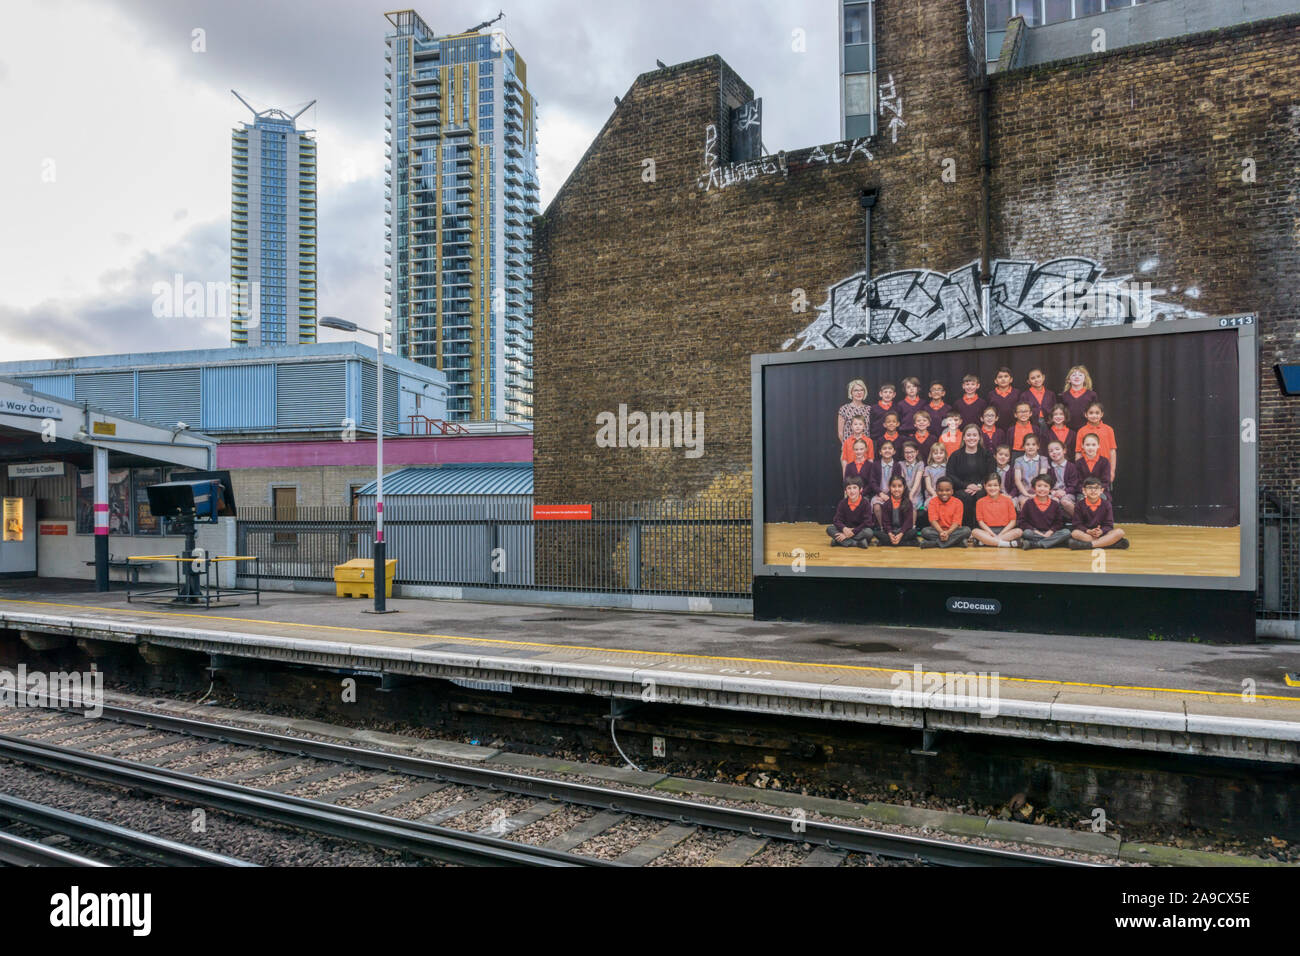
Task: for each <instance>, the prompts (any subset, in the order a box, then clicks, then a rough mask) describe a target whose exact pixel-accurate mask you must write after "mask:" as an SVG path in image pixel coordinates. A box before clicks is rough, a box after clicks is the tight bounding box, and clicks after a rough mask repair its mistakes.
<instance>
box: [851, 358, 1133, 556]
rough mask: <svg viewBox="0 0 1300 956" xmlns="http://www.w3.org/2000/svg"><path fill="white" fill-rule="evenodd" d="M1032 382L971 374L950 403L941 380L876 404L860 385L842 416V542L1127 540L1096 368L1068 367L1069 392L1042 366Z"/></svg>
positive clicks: (1109, 544)
mask: <svg viewBox="0 0 1300 956" xmlns="http://www.w3.org/2000/svg"><path fill="white" fill-rule="evenodd" d="M1025 384H1026V387H1025V388H1024V389H1023V390H1021V389H1017V388H1016V387H1015V386H1014V384H1013V376H1012V373H1011V371H1010V369H1007V368H1001V369H998V372H997V375H996V376H995V378H994V382H993V388H992V389H991V390H990V391H988V392H987V393H986V394H984V395H981V394H980V388H981V383H980V379H979V376H977V375H966V376H964V377H963V378H962V383H961V388H962V394H961V395H959V396H958V397H957V398H956V399H955V400H954V401H953V402H952V404H951V405H950V404H949V403H948V402H947V400H946V397H947V391H946V389H945V388H944V386H943V384H942V383H941V382H932V383H931V384H930V387H929V400H928V401H926V400H925V399H924V398H922V397H921V382H920V380H919V379H917V378H905V379H903V382H902V386H903V395H902V397H901V398H899V397H898V391H897V389H896V388H895V386H894V385H893V384H885V385H881V386H880V389H879V400H878V401H876V402H874V403H872V404H871V405H867V404H866V399H867V386H866V383H865V382H863V381H862V380H861V379H856V380H854V381H852V382H850V383H849V389H848V392H849V401H848V403H847V404H845V405H843V406H842V407H841V408H840V410H839V412H838V413H837V415H836V418H835V425H836V432H837V434H838V436H839V444H840V471H841V476H842V478H843V480H844V497H843V498H841V499H840V501H839V503H838V505H837V507H836V510H835V519H834V521H833V522H832V524H831V525H830V526H829V527H827V529H826V533H827V534H828V535H830V538H831V543H832V545H834V546H838V547H860V548H867V547H871V546H872V545H873V544H878V545H882V546H886V547H899V546H919V547H922V548H950V547H956V546H961V547H968V548H969V547H991V548H1056V547H1068V548H1072V549H1076V550H1092V549H1093V548H1127V547H1128V546H1129V542H1128V539H1127V538H1126V537H1125V534H1124V530H1123V529H1122V528H1117V527H1115V522H1114V512H1113V508H1112V502H1111V496H1112V488H1113V485H1114V481H1115V475H1116V468H1117V465H1118V448H1117V446H1116V442H1115V432H1114V430H1113V429H1112V428H1111V427H1110V426H1109V425H1107V424H1106V423H1105V421H1104V419H1105V412H1106V410H1105V407H1104V406H1103V405H1102V403H1101V402H1100V400H1099V399H1098V397H1097V393H1096V392H1095V391H1094V390H1093V387H1092V376H1091V375H1090V374H1089V373H1088V369H1087V368H1086V367H1084V366H1082V365H1076V366H1075V367H1074V368H1072V369H1070V371H1069V374H1068V375H1067V376H1066V379H1065V385H1064V388H1063V389H1062V390H1061V392H1060V394H1059V395H1058V394H1057V393H1056V392H1053V391H1052V390H1051V389H1049V388H1047V387H1046V376H1045V375H1044V374H1043V371H1042V369H1038V368H1035V369H1031V370H1030V372H1029V374H1028V376H1026V382H1025Z"/></svg>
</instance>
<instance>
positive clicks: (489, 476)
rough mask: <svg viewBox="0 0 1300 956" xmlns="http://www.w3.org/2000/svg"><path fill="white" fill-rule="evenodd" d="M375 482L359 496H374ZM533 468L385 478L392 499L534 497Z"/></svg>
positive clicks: (438, 470) (446, 470) (460, 468)
mask: <svg viewBox="0 0 1300 956" xmlns="http://www.w3.org/2000/svg"><path fill="white" fill-rule="evenodd" d="M374 493H375V483H374V482H373V481H372V482H370V484H368V485H366V486H365V487H364V488H362V489H361V490H360V491H358V492H357V494H358V495H373V494H374ZM532 493H533V466H532V465H531V464H529V463H527V462H520V463H506V464H501V463H493V464H485V465H440V466H434V467H427V468H403V469H401V470H400V471H395V472H393V473H392V474H391V475H384V497H385V498H387V497H389V496H390V495H531V494H532Z"/></svg>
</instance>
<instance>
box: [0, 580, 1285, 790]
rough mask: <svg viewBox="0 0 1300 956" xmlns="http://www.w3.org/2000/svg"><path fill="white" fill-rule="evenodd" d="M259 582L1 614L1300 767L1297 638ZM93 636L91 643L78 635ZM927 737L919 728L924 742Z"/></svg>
mask: <svg viewBox="0 0 1300 956" xmlns="http://www.w3.org/2000/svg"><path fill="white" fill-rule="evenodd" d="M388 606H389V607H390V608H391V609H393V610H395V611H396V612H397V613H394V614H387V615H375V614H370V613H366V612H367V609H368V608H369V607H370V604H369V602H367V601H360V600H348V599H337V598H333V597H325V596H322V595H318V594H295V593H286V592H263V594H262V603H261V605H260V606H256V605H254V604H252V602H251V600H250V601H246V602H245V603H244V604H242V605H241V606H239V607H233V608H221V609H213V610H210V611H204V610H202V609H193V610H191V609H179V610H178V609H170V608H160V607H155V606H148V605H144V606H142V605H140V604H128V603H127V602H126V600H125V595H124V594H122V593H121V592H107V593H97V592H95V591H93V590H90V589H88V586H87V582H58V581H49V580H41V581H39V582H32V581H18V582H14V581H9V582H3V583H0V627H3V628H6V629H11V630H16V631H18V632H19V633H20V636H22V638H23V640H24V641H25V642H27V643H29V644H30V645H31V646H33V647H38V646H42V642H47V643H48V642H49V641H55V640H58V639H59V638H73V639H77V640H78V641H80V642H83V643H82V646H83V647H86V648H93V646H94V645H93V642H110V643H126V644H134V645H137V646H139V647H141V648H142V650H143V649H146V648H147V646H158V647H174V648H178V649H184V650H188V651H195V652H199V653H206V654H210V655H223V656H228V657H237V658H251V659H260V660H275V661H280V662H285V663H296V664H304V665H309V666H318V667H327V668H344V669H352V670H356V671H359V672H363V673H372V674H377V675H382V676H384V677H390V676H391V677H394V678H407V677H415V678H441V679H451V680H456V681H458V682H462V683H464V682H472V683H471V685H470V686H475V685H480V684H481V685H485V686H494V685H509V686H510V687H512V688H525V687H526V688H533V689H537V690H544V691H555V692H566V693H581V694H589V695H595V696H599V697H607V698H612V699H622V700H632V701H653V702H656V703H661V704H680V705H687V706H697V707H714V708H722V709H726V710H730V711H740V712H751V713H764V714H776V715H783V716H790V717H804V718H812V719H821V720H832V721H852V722H860V723H867V724H877V725H882V726H891V727H901V728H913V729H915V730H917V731H921V732H924V731H933V732H957V733H967V734H970V733H974V734H989V735H1000V736H1013V737H1022V738H1027V739H1040V740H1051V741H1063V742H1071V743H1080V744H1091V745H1099V746H1106V747H1119V748H1125V749H1138V750H1148V751H1160V752H1166V753H1182V754H1196V755H1202V756H1216V757H1223V758H1236V759H1243V760H1251V761H1262V762H1268V763H1274V764H1297V763H1300V687H1292V686H1288V684H1287V683H1286V680H1285V676H1284V675H1285V674H1286V673H1288V672H1290V673H1295V672H1298V671H1300V643H1294V642H1281V641H1278V642H1264V643H1258V644H1250V645H1240V644H1237V645H1207V644H1187V643H1175V642H1168V641H1154V640H1151V641H1138V640H1125V639H1120V638H1098V637H1079V638H1072V637H1062V636H1059V635H1054V636H1046V635H1034V634H1011V633H999V632H993V631H971V630H939V629H922V628H898V627H872V626H862V625H859V626H853V625H825V624H795V623H784V622H768V621H764V622H758V621H753V620H749V619H747V618H744V617H739V616H723V615H709V616H704V615H686V614H669V613H652V612H637V611H608V610H591V609H579V608H573V607H565V608H549V607H536V606H531V607H525V606H520V605H503V604H472V603H462V602H453V601H435V600H422V599H402V598H398V599H391V600H390V601H389V605H388ZM85 642H92V643H85ZM918 739H919V738H918Z"/></svg>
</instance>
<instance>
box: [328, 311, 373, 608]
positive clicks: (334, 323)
mask: <svg viewBox="0 0 1300 956" xmlns="http://www.w3.org/2000/svg"><path fill="white" fill-rule="evenodd" d="M320 325H321V327H322V328H326V329H335V330H337V331H339V332H369V333H370V334H371V335H373V336H375V338H376V339H377V340H378V341H377V345H376V348H375V355H376V356H377V360H376V363H375V364H376V369H375V613H376V614H387V613H388V608H387V604H386V602H385V594H384V589H385V587H386V585H387V584H388V574H387V571H388V569H387V567H386V564H387V562H386V561H385V557H386V555H385V550H386V549H385V546H384V333H383V332H376V331H374V330H373V329H363V328H361V326H359V325H357V324H356V323H355V322H353V321H351V320H349V319H340V318H338V317H337V316H333V315H326V316H322V317H321V320H320Z"/></svg>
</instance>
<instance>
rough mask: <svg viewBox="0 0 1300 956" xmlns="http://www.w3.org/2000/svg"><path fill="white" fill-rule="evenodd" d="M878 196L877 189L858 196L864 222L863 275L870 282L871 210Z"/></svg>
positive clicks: (863, 191) (864, 191)
mask: <svg viewBox="0 0 1300 956" xmlns="http://www.w3.org/2000/svg"><path fill="white" fill-rule="evenodd" d="M879 195H880V190H878V189H864V190H862V192H861V193H859V194H858V205H859V206H861V207H862V212H863V217H864V219H865V220H866V222H865V224H864V229H865V233H866V235H865V239H864V241H863V247H864V249H863V259H864V263H863V273H864V275H865V276H866V278H867V281H871V210H872V209H874V208H876V197H877V196H879Z"/></svg>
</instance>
